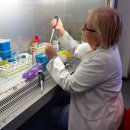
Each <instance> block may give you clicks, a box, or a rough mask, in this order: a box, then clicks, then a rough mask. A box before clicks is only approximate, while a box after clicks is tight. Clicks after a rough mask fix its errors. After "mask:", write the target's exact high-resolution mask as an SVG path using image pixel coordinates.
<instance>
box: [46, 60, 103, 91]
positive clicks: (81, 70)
mask: <svg viewBox="0 0 130 130" xmlns="http://www.w3.org/2000/svg"><path fill="white" fill-rule="evenodd" d="M47 70H48V72H49V73H50V74H51V76H52V77H53V78H54V80H55V81H56V82H57V83H58V84H59V85H60V86H61V87H62V88H63V89H64V90H66V91H69V92H71V93H75V92H83V91H87V90H89V89H92V88H93V87H95V86H97V85H98V84H99V83H101V82H103V81H104V79H105V72H104V68H103V67H102V65H101V64H100V63H99V62H97V61H95V60H91V61H86V62H84V63H83V65H80V66H79V67H78V68H77V69H76V71H75V72H74V73H73V74H72V75H70V73H69V72H68V70H66V69H65V66H64V64H63V63H62V61H61V60H60V58H59V57H56V58H55V59H54V60H52V61H50V62H49V63H48V64H47Z"/></svg>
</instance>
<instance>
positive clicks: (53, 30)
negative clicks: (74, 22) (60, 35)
mask: <svg viewBox="0 0 130 130" xmlns="http://www.w3.org/2000/svg"><path fill="white" fill-rule="evenodd" d="M55 19H56V20H57V21H56V25H55V26H53V29H52V33H51V38H50V43H51V42H52V38H53V36H54V32H55V30H56V26H57V22H58V16H55Z"/></svg>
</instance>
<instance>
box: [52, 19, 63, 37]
mask: <svg viewBox="0 0 130 130" xmlns="http://www.w3.org/2000/svg"><path fill="white" fill-rule="evenodd" d="M56 23H57V24H56ZM55 25H56V30H57V31H58V32H59V33H60V34H61V35H62V36H63V35H64V33H65V30H64V27H63V24H62V21H61V19H60V18H59V17H58V21H57V19H53V20H52V21H51V26H52V27H54V26H55Z"/></svg>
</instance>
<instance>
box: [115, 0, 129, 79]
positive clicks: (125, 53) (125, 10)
mask: <svg viewBox="0 0 130 130" xmlns="http://www.w3.org/2000/svg"><path fill="white" fill-rule="evenodd" d="M129 5H130V0H118V1H117V9H118V10H119V12H120V13H121V16H122V21H123V32H122V37H121V39H120V41H119V51H120V55H121V60H122V70H123V77H125V78H128V76H129V73H130V13H129Z"/></svg>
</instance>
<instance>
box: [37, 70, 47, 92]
mask: <svg viewBox="0 0 130 130" xmlns="http://www.w3.org/2000/svg"><path fill="white" fill-rule="evenodd" d="M38 80H39V85H40V87H41V93H42V92H43V88H44V82H45V81H44V80H45V75H44V74H43V73H42V71H41V70H39V71H38Z"/></svg>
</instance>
